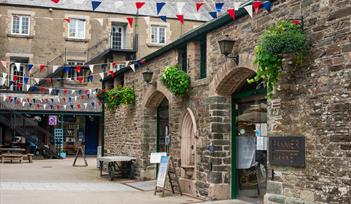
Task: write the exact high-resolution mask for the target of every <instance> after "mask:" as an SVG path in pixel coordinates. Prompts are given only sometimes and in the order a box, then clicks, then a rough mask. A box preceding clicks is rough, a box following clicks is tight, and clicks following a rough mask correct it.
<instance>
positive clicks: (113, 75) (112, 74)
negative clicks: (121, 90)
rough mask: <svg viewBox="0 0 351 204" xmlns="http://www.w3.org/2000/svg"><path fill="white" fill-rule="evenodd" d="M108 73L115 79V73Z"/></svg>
mask: <svg viewBox="0 0 351 204" xmlns="http://www.w3.org/2000/svg"><path fill="white" fill-rule="evenodd" d="M108 73H109V74H110V75H111V76H112V78H114V77H115V73H114V72H113V71H112V70H110V71H108Z"/></svg>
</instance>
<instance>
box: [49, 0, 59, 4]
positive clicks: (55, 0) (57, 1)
mask: <svg viewBox="0 0 351 204" xmlns="http://www.w3.org/2000/svg"><path fill="white" fill-rule="evenodd" d="M51 1H52V2H54V3H55V4H57V3H59V2H60V0H51Z"/></svg>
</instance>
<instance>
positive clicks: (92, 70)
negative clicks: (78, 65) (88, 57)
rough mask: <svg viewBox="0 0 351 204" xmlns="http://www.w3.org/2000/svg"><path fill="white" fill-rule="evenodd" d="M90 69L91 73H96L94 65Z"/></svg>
mask: <svg viewBox="0 0 351 204" xmlns="http://www.w3.org/2000/svg"><path fill="white" fill-rule="evenodd" d="M89 69H90V71H91V73H94V65H93V64H91V65H89Z"/></svg>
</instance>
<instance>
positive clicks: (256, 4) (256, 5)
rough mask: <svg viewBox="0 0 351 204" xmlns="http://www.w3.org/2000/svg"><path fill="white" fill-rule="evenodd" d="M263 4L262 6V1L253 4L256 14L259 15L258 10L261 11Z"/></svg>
mask: <svg viewBox="0 0 351 204" xmlns="http://www.w3.org/2000/svg"><path fill="white" fill-rule="evenodd" d="M261 4H262V2H260V1H254V2H253V4H252V5H253V8H254V11H255V13H256V14H257V13H258V9H260V6H261Z"/></svg>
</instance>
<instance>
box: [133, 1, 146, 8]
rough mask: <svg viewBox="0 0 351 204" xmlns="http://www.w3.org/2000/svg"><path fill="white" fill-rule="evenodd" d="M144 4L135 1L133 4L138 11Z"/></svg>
mask: <svg viewBox="0 0 351 204" xmlns="http://www.w3.org/2000/svg"><path fill="white" fill-rule="evenodd" d="M144 4H145V2H143V1H137V2H135V7H136V8H137V9H138V10H139V9H141V7H143V6H144Z"/></svg>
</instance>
